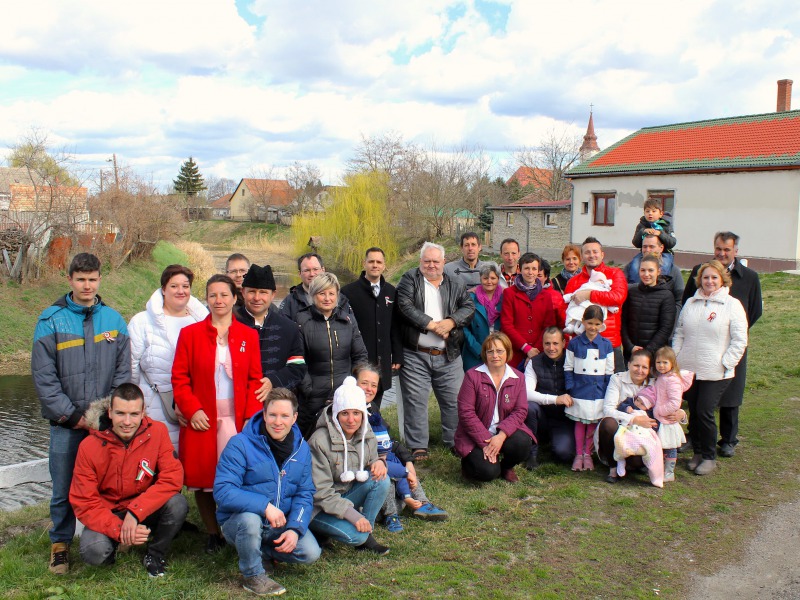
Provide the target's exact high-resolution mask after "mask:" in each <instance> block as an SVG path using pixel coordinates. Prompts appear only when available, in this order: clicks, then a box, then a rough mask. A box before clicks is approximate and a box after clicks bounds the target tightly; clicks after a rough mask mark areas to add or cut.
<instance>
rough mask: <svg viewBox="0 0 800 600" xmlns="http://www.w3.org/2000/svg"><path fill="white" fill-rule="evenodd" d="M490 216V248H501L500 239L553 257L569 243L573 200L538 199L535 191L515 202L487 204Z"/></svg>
mask: <svg viewBox="0 0 800 600" xmlns="http://www.w3.org/2000/svg"><path fill="white" fill-rule="evenodd" d="M489 209H490V210H491V211H492V215H493V216H494V219H493V220H492V249H493V250H494V251H495V252H498V253H499V252H500V244H501V243H502V242H503V240H505V239H508V238H511V239H514V240H517V243H519V249H520V252H523V253H524V252H536V253H537V254H538V255H539V256H541V257H542V258H546V259H547V260H550V261H553V260H558V259H560V257H561V251H562V250H563V248H564V246H565V245H567V244H568V243H569V235H570V215H571V212H572V201H571V200H569V199H566V200H541V199H540V198H539V196H538V194H537V193H536V192H534V193H532V194H528V195H527V196H525V197H523V198H522V199H520V200H519V201H518V202H513V203H511V204H501V205H497V206H490V207H489Z"/></svg>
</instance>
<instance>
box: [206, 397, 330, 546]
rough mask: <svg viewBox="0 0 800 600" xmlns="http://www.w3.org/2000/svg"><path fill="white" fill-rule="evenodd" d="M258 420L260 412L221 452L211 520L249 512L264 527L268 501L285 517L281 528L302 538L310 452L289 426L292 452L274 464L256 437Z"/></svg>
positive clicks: (308, 505)
mask: <svg viewBox="0 0 800 600" xmlns="http://www.w3.org/2000/svg"><path fill="white" fill-rule="evenodd" d="M263 422H264V413H263V412H261V411H259V412H257V413H256V414H255V415H253V418H252V419H250V421H248V423H247V425H245V427H244V429H243V430H242V432H241V433H239V434H237V435H235V436H234V437H232V438H231V439H230V441H229V442H228V445H227V446H225V450H223V451H222V456H220V458H219V462H218V463H217V473H216V477H215V479H214V500H216V502H217V521H218V522H219V524H220V525H222V524H223V523H224V522H225V521H227V520H228V519H229V518H230V517H231V516H233V515H234V514H238V513H243V512H250V513H255V514H257V515H261V519H262V520H263V521H264V523H265V524H266V523H267V519H266V515H265V511H266V510H267V504H269V503H272V505H273V506H277V507H278V508H280V509H281V510H282V511H283V514H284V515H286V529H293V530H294V531H296V532H297V534H298V535H299V536H301V537H302V536H303V535H304V534H305V532H306V531H307V530H308V523H309V521H310V520H311V511H312V509H313V507H314V492H315V491H316V488H315V487H314V482H313V480H312V479H311V452H310V450H309V447H308V444H307V443H306V441H305V440H304V439H303V436H302V435H301V434H300V429H299V428H298V427H297V424H295V425H293V426H292V432H293V433H294V450H293V451H292V454H291V455H289V458H287V459H286V462H284V464H283V465H280V466H279V465H278V464H277V463H276V462H275V458H274V457H273V455H272V451H271V450H270V447H269V444H268V443H267V439H266V437H265V436H263V435H261V424H262V423H263Z"/></svg>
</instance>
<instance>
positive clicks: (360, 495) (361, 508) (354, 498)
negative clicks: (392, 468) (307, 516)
mask: <svg viewBox="0 0 800 600" xmlns="http://www.w3.org/2000/svg"><path fill="white" fill-rule="evenodd" d="M389 485H390V484H389V478H388V477H384V478H383V479H381V480H380V481H375V480H374V479H368V480H367V481H357V482H355V483H354V484H353V485H352V486H351V487H350V490H349V491H348V492H347V493H345V494H342V498H346V499H347V500H350V502H352V503H353V506H354V507H355V509H356V510H357V511H358V512H360V513H361V514H362V515H364V517H366V519H367V520H368V521H369V523H370V525H372V527H373V528H374V527H375V517H377V516H378V511H379V510H380V509H381V506H383V503H384V501H385V500H386V494H388V493H389ZM309 527H310V529H311V530H312V531H313V532H314V533H318V534H321V535H325V536H328V537H330V538H333V539H335V540H338V541H340V542H342V543H344V544H348V545H350V546H360V545H361V544H363V543H364V542H366V541H367V538H368V537H369V533H363V532H361V531H359V530H358V529H356V526H355V525H353V524H352V523H351V522H350V521H347V520H346V519H340V518H339V517H334V516H333V515H329V514H328V513H324V512H321V513H319V514H318V515H317V516H316V517H314V520H313V521H311V525H310V526H309Z"/></svg>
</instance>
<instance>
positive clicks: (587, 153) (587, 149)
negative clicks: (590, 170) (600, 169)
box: [580, 108, 600, 163]
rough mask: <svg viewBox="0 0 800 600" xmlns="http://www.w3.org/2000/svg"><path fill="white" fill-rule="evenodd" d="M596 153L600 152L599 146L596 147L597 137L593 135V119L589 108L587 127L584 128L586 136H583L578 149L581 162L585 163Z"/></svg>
mask: <svg viewBox="0 0 800 600" xmlns="http://www.w3.org/2000/svg"><path fill="white" fill-rule="evenodd" d="M598 152H600V146H598V145H597V136H596V135H595V133H594V117H593V116H592V109H591V108H590V109H589V126H588V127H587V128H586V135H585V136H583V144H581V149H580V155H581V162H582V163H583V162H586V161H587V160H589V159H590V158H592V157H593V156H594V155H595V154H597V153H598Z"/></svg>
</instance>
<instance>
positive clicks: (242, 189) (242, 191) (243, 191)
mask: <svg viewBox="0 0 800 600" xmlns="http://www.w3.org/2000/svg"><path fill="white" fill-rule="evenodd" d="M242 196H244V188H242Z"/></svg>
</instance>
